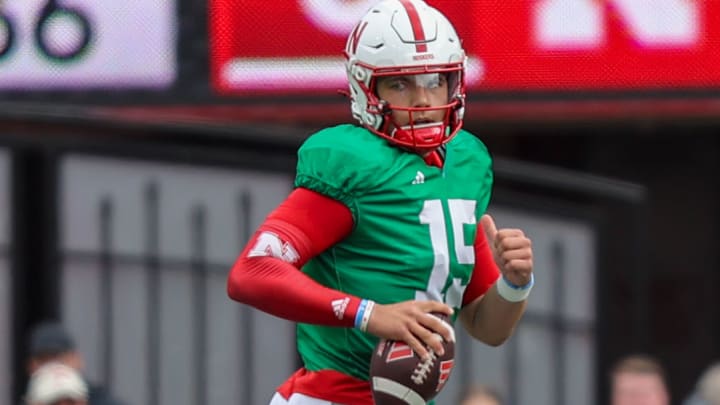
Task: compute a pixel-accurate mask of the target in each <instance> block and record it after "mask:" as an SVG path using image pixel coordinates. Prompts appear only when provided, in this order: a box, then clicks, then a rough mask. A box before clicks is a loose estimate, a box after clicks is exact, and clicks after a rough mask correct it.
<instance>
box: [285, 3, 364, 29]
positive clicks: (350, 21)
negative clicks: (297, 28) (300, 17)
mask: <svg viewBox="0 0 720 405" xmlns="http://www.w3.org/2000/svg"><path fill="white" fill-rule="evenodd" d="M298 1H299V3H300V8H301V9H302V10H303V12H304V13H305V15H306V16H307V18H308V20H310V21H311V22H312V23H313V24H314V25H315V26H316V27H318V28H320V29H321V30H323V31H326V32H329V33H331V34H334V35H339V36H342V37H344V36H346V35H348V34H349V33H350V31H352V29H353V27H355V24H357V22H358V20H360V17H362V16H363V14H365V12H366V11H368V10H369V9H370V7H371V6H373V5H375V3H376V2H377V1H376V0H355V1H347V0H298Z"/></svg>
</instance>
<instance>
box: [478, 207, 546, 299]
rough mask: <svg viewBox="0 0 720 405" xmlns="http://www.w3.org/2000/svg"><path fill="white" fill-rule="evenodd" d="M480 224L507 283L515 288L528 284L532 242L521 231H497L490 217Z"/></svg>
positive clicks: (530, 270)
mask: <svg viewBox="0 0 720 405" xmlns="http://www.w3.org/2000/svg"><path fill="white" fill-rule="evenodd" d="M480 223H481V225H482V227H483V229H484V231H485V235H486V236H487V241H488V244H489V245H490V249H491V250H492V252H493V257H494V258H495V263H497V265H498V267H499V268H500V271H501V272H502V274H503V276H504V277H505V278H506V279H507V281H509V282H511V283H512V284H514V285H517V286H524V285H527V284H528V283H530V280H531V275H532V270H533V253H532V242H531V241H530V239H529V238H528V237H527V236H525V233H524V232H523V231H522V230H521V229H513V228H507V229H497V227H496V226H495V221H494V220H493V218H492V217H491V216H490V215H487V214H486V215H483V216H482V218H480Z"/></svg>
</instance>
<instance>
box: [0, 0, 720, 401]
mask: <svg viewBox="0 0 720 405" xmlns="http://www.w3.org/2000/svg"><path fill="white" fill-rule="evenodd" d="M428 2H429V3H430V4H432V5H434V6H436V7H438V8H439V9H440V10H442V11H443V12H444V13H445V14H446V15H447V16H448V17H449V18H450V20H451V21H453V23H454V24H455V26H456V27H457V29H458V31H459V34H460V36H461V37H462V38H464V44H465V49H466V51H467V52H468V54H469V64H468V105H467V109H466V117H467V118H466V120H465V128H466V129H468V130H469V131H471V132H473V133H474V134H476V135H478V136H479V137H480V138H481V139H482V140H483V141H484V142H485V143H486V144H487V145H488V147H489V149H490V151H491V153H492V154H493V156H494V158H495V170H496V184H495V189H494V197H493V200H492V202H491V205H490V212H491V213H494V214H495V215H496V220H497V222H498V223H499V224H500V225H502V226H512V227H514V226H517V227H522V228H524V229H525V230H526V231H527V233H528V234H529V235H530V236H531V238H532V239H533V241H534V246H535V255H536V273H537V279H538V282H537V284H536V287H535V289H534V291H533V294H532V297H531V299H530V304H529V309H528V312H527V314H526V316H525V318H524V320H523V321H522V323H521V326H520V327H519V328H518V330H517V332H516V333H515V335H514V336H513V338H512V339H511V340H510V341H508V342H507V343H506V344H505V345H503V346H502V347H500V348H488V347H485V346H482V345H481V344H478V343H471V342H470V341H469V339H468V338H467V336H466V335H464V334H461V336H460V341H459V347H458V351H459V355H458V356H457V357H458V358H459V361H458V364H457V366H456V367H457V368H456V371H455V372H454V374H453V376H452V377H451V379H450V381H449V383H448V385H447V388H446V389H445V390H444V392H443V393H442V394H441V397H440V400H439V401H438V404H452V403H453V401H454V400H455V398H456V396H457V395H458V392H460V390H461V389H462V387H464V386H466V385H468V384H472V383H477V382H480V383H487V384H491V385H493V386H496V387H498V389H499V391H500V392H501V393H502V394H503V395H504V396H505V398H506V399H507V403H508V404H511V405H520V404H531V405H600V404H603V403H606V402H607V399H608V394H607V392H608V375H607V373H608V371H609V368H610V366H611V364H612V363H613V362H614V361H615V360H616V359H618V358H619V357H621V356H623V355H626V354H629V353H635V352H643V353H648V354H651V355H653V356H656V357H657V358H658V359H659V360H661V361H662V363H663V364H664V365H665V367H666V370H667V373H668V382H669V386H670V390H671V394H672V397H673V403H674V404H679V403H681V401H682V399H683V398H685V397H686V396H687V395H688V394H689V393H690V391H691V390H692V388H693V385H694V383H695V381H696V379H697V377H698V375H699V374H700V372H701V371H702V370H703V369H704V368H705V367H706V366H707V365H708V364H710V363H711V362H712V361H714V360H717V359H718V358H719V357H720V345H719V344H718V342H720V298H718V297H720V271H718V270H720V249H718V248H717V245H718V242H719V241H720V215H719V213H720V181H719V180H718V178H717V173H718V172H720V138H719V135H718V132H720V13H718V12H717V10H718V7H719V6H720V3H719V2H718V1H717V0H662V1H661V0H656V1H654V2H644V1H634V0H602V1H596V0H592V1H591V0H587V1H580V0H573V1H569V0H517V1H512V2H496V1H491V0H462V1H461V0H429V1H428ZM372 3H374V0H370V1H368V0H355V1H347V0H284V1H278V2H260V1H244V0H235V1H230V0H206V1H196V0H124V1H112V0H4V1H0V330H1V331H2V333H0V404H12V403H17V402H18V401H19V399H20V398H21V395H22V394H23V392H24V390H25V387H26V382H27V376H26V374H25V362H26V354H27V349H28V343H27V342H28V337H29V331H30V329H31V327H32V326H33V325H35V324H36V323H37V322H39V321H40V320H43V319H48V318H50V319H57V320H60V321H61V322H62V323H63V325H65V326H66V327H67V329H68V330H69V331H70V332H71V334H72V335H73V337H74V338H75V340H76V342H77V344H78V347H79V349H80V350H81V351H82V352H83V354H84V356H85V360H86V368H85V372H86V374H87V375H88V376H89V377H90V378H91V379H92V380H94V381H98V382H101V383H102V384H104V385H105V386H107V387H108V388H110V389H111V390H112V391H113V392H114V393H115V394H116V395H117V396H118V397H121V398H123V399H125V400H126V401H127V402H128V403H129V404H134V405H150V404H173V405H176V404H252V405H254V404H266V403H267V402H268V400H269V398H270V396H271V395H272V393H273V392H274V389H275V387H276V386H277V385H278V384H280V383H281V382H282V381H283V380H284V379H285V378H286V377H287V376H288V375H289V374H290V373H291V372H292V371H293V370H294V369H295V368H296V367H297V366H298V359H297V355H296V352H295V348H294V344H293V335H294V328H293V325H292V324H290V323H289V322H286V321H283V320H279V319H276V318H272V317H270V316H266V315H264V314H262V313H260V312H258V311H255V310H252V309H250V308H248V307H244V306H242V305H240V304H237V303H234V302H232V301H230V299H229V298H227V295H226V293H225V278H226V275H227V272H228V270H229V268H230V266H231V264H232V262H233V261H234V259H235V257H236V255H237V254H238V253H239V252H240V250H241V248H242V247H243V244H244V243H245V241H246V240H247V238H248V236H249V235H250V233H251V232H252V231H253V230H254V228H255V227H256V226H257V225H259V223H260V222H261V221H262V220H263V218H264V216H265V215H266V214H267V213H268V212H269V211H270V210H271V209H272V208H274V206H275V205H276V204H277V203H279V202H280V201H281V200H282V199H283V198H284V197H285V196H286V195H287V194H288V192H289V191H290V190H291V187H292V181H293V174H294V165H295V151H296V149H297V147H298V146H299V145H300V144H301V142H302V141H303V140H304V139H305V138H306V137H307V136H308V135H310V134H312V133H313V132H314V131H316V130H318V129H320V128H323V127H325V126H329V125H335V124H339V123H344V122H349V121H350V120H351V116H350V110H349V103H348V101H347V100H346V99H345V98H344V97H343V96H342V95H340V94H339V93H338V91H337V90H339V89H344V87H345V76H344V71H343V67H342V56H341V52H342V49H343V47H344V43H345V38H346V37H347V35H348V33H349V31H350V30H351V28H352V25H353V23H354V22H355V21H356V20H357V19H358V18H359V17H360V16H361V15H362V14H363V13H364V11H365V10H366V9H367V8H368V7H369V6H370V5H371V4H372ZM279 299H282V297H279Z"/></svg>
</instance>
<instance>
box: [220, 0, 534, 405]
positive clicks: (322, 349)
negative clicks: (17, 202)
mask: <svg viewBox="0 0 720 405" xmlns="http://www.w3.org/2000/svg"><path fill="white" fill-rule="evenodd" d="M345 56H346V69H347V76H348V80H349V87H350V100H351V108H352V113H353V116H354V117H355V119H357V121H358V123H357V124H354V125H353V124H346V125H339V126H336V127H332V128H327V129H324V130H321V131H319V132H317V133H315V134H313V135H312V136H310V137H309V138H308V139H307V140H306V141H305V142H304V144H303V145H302V147H301V148H300V149H299V151H298V164H297V174H296V178H295V189H294V191H293V192H292V193H291V194H290V195H289V196H288V197H287V199H286V200H285V201H284V202H283V203H282V204H280V206H278V207H277V208H276V209H275V210H274V211H273V212H272V213H270V214H269V216H268V217H267V218H266V220H265V221H264V223H263V224H262V225H261V226H260V227H259V229H257V231H256V232H255V234H254V235H253V237H252V238H251V240H250V241H249V243H248V245H247V246H246V247H245V249H244V250H243V252H242V253H241V254H240V256H239V258H238V259H237V261H236V263H235V264H234V266H233V268H232V270H231V272H230V274H229V278H228V285H227V287H228V294H229V296H230V297H231V298H232V299H234V300H236V301H239V302H242V303H245V304H248V305H252V306H253V307H255V308H257V309H260V310H262V311H265V312H267V313H270V314H273V315H275V316H278V317H282V318H285V319H288V320H290V321H294V322H297V323H298V325H297V348H298V351H299V353H300V356H301V358H302V361H303V364H304V367H303V368H301V369H300V370H298V371H297V372H296V373H295V374H293V375H292V376H291V377H290V378H289V379H288V380H287V381H286V382H285V383H284V384H282V385H281V386H280V387H279V388H278V391H277V393H276V394H275V396H274V397H273V399H272V400H271V404H272V405H282V404H292V405H323V404H325V405H329V404H352V405H372V403H373V400H372V394H371V388H370V384H369V382H368V368H369V362H370V359H371V353H372V350H373V347H374V346H375V344H376V343H377V341H378V339H379V338H387V339H394V340H401V341H404V342H406V343H407V344H409V345H410V346H411V347H412V349H413V350H414V351H415V352H416V353H417V354H418V355H419V356H421V357H426V356H429V352H428V348H431V349H432V350H434V351H436V352H441V351H442V344H441V343H440V342H438V340H437V339H435V338H434V337H433V335H434V334H435V333H437V334H440V335H442V336H443V337H444V338H445V339H450V338H451V333H450V331H449V330H448V329H447V328H446V327H444V326H443V323H442V321H440V320H439V319H438V318H437V317H434V316H431V315H430V313H433V312H435V313H444V314H447V315H449V316H450V317H451V319H452V320H455V319H456V318H457V317H459V318H460V320H461V323H462V324H463V325H464V327H465V328H466V329H467V331H468V332H469V333H470V335H472V336H473V337H474V338H476V339H478V340H480V341H482V342H485V343H487V344H490V345H499V344H501V343H503V342H504V341H505V340H506V339H507V338H508V337H509V336H510V334H511V333H512V331H513V328H514V327H515V325H516V324H517V322H518V321H519V319H520V318H521V316H522V314H523V311H524V309H525V302H526V298H527V296H528V294H529V292H530V288H531V287H532V285H533V282H534V281H533V275H532V274H533V273H532V268H533V263H532V249H531V243H530V240H529V239H528V238H527V237H526V236H525V234H524V233H523V232H522V231H521V230H519V229H500V230H498V229H496V226H495V223H494V221H493V219H492V218H491V217H490V216H488V215H484V214H485V211H486V208H487V206H488V203H489V200H490V194H491V188H492V182H493V173H492V163H491V158H490V155H489V153H488V150H487V149H486V147H485V146H484V144H483V143H482V142H481V141H480V140H479V139H478V138H477V137H476V136H474V135H472V134H470V133H468V132H466V131H464V130H462V129H461V127H462V122H463V114H464V106H465V81H464V79H465V78H464V74H465V63H466V55H465V52H464V50H463V48H462V45H461V41H460V38H459V37H458V36H457V34H456V32H455V29H454V27H453V26H452V24H451V23H450V22H449V21H448V20H447V18H446V17H445V16H444V15H443V14H441V13H440V12H439V11H438V10H436V9H434V8H432V7H430V6H428V5H427V4H426V3H424V2H423V1H421V0H385V1H382V2H380V3H378V4H377V5H376V6H374V7H372V8H371V9H370V10H369V11H368V12H367V13H366V14H365V16H364V17H363V18H362V19H361V20H360V22H359V23H358V24H357V26H356V27H355V29H354V30H353V31H352V33H351V34H350V36H349V38H348V40H347V45H346V48H345ZM478 220H479V221H478ZM278 297H282V299H278Z"/></svg>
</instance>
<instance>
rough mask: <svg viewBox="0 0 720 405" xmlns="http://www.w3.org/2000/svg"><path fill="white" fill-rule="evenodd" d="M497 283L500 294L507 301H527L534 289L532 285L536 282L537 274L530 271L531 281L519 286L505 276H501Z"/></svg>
mask: <svg viewBox="0 0 720 405" xmlns="http://www.w3.org/2000/svg"><path fill="white" fill-rule="evenodd" d="M495 284H496V285H497V291H498V294H500V296H501V297H503V298H504V299H505V300H506V301H510V302H520V301H525V300H526V299H527V297H528V296H529V295H530V290H532V286H533V285H534V284H535V276H534V275H533V273H530V281H529V282H528V283H527V284H525V285H522V286H517V285H515V284H513V283H511V282H509V281H508V280H507V279H506V278H505V277H504V276H500V277H499V278H498V281H497V282H495Z"/></svg>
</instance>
